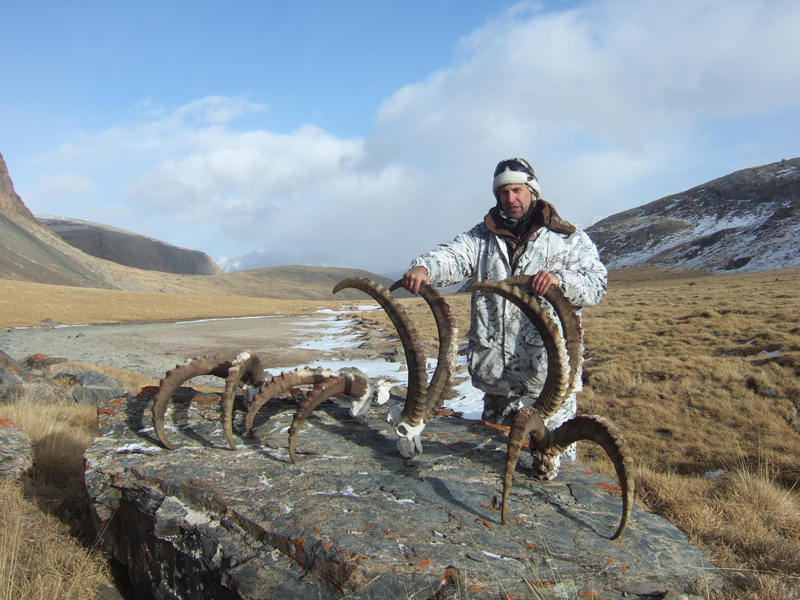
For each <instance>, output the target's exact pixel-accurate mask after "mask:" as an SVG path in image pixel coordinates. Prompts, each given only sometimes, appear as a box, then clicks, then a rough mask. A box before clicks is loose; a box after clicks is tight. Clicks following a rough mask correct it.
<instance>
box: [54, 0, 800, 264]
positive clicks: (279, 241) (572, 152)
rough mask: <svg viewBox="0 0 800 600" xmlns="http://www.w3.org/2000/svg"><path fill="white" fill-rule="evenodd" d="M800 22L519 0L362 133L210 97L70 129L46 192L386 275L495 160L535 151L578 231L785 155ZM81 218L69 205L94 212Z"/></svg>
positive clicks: (156, 225)
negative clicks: (127, 122)
mask: <svg viewBox="0 0 800 600" xmlns="http://www.w3.org/2000/svg"><path fill="white" fill-rule="evenodd" d="M799 30H800V5H798V4H797V3H794V2H761V1H753V2H746V1H724V2H717V1H701V0H698V1H692V2H673V3H665V2H648V1H643V2H636V3H630V2H621V1H613V0H608V1H599V2H587V3H585V4H581V5H579V6H578V7H576V8H573V9H570V10H556V11H548V10H543V9H542V8H541V7H540V6H539V5H538V4H535V3H521V4H518V5H516V6H515V7H513V8H512V9H511V10H510V11H508V12H507V13H506V14H505V15H503V16H502V17H501V18H499V19H497V20H495V21H492V22H489V23H486V24H485V25H484V26H483V27H481V28H480V29H479V30H477V31H474V32H472V33H471V34H469V35H467V36H466V37H464V38H463V39H462V40H461V42H460V44H459V46H458V48H457V49H456V55H455V59H454V61H453V63H452V64H451V65H448V66H446V67H444V68H442V69H441V70H439V71H437V72H435V73H432V74H430V75H429V76H428V77H427V78H426V79H425V80H423V81H420V82H416V83H413V84H410V85H408V86H406V87H404V88H402V89H400V90H398V91H397V92H396V93H395V94H393V95H392V96H391V97H389V98H386V99H385V101H384V102H383V103H382V105H381V106H380V108H379V109H378V111H377V113H376V115H375V116H374V119H373V123H372V128H371V131H370V133H369V134H368V135H367V136H366V137H364V138H351V139H344V138H341V137H337V136H335V135H332V134H330V133H326V132H325V131H323V130H321V129H319V128H317V127H313V126H308V125H302V126H299V127H297V128H296V129H295V130H294V131H291V132H289V133H275V132H271V131H265V130H240V129H237V128H236V126H235V124H236V122H237V119H239V118H240V117H245V116H248V115H253V114H255V113H258V112H260V111H265V110H268V107H266V106H265V105H263V104H258V103H255V102H251V101H250V100H248V99H247V98H244V97H233V98H230V97H219V96H214V97H208V98H202V99H198V100H196V101H194V102H191V103H189V104H187V105H186V106H183V107H180V108H177V109H175V110H172V111H161V110H152V107H148V111H147V112H146V114H145V113H143V114H142V115H141V118H142V120H141V121H140V122H139V123H138V124H136V125H133V126H128V127H115V128H112V129H109V130H107V131H104V132H101V133H100V134H97V135H90V134H83V135H81V136H76V137H75V139H73V140H72V141H70V142H69V143H67V144H64V145H63V146H62V147H61V148H59V149H58V150H56V151H54V152H53V153H51V154H49V155H48V156H46V157H42V162H43V164H49V165H53V166H57V167H58V171H59V172H63V173H64V175H63V176H62V178H61V180H59V179H58V178H57V177H55V175H46V176H45V177H43V178H42V181H41V182H40V186H41V189H42V190H46V191H47V193H48V194H50V195H53V193H57V191H58V184H60V185H62V186H63V187H64V190H65V191H64V193H65V194H66V193H74V192H75V191H76V190H78V191H80V190H84V191H90V190H92V189H93V187H92V186H96V187H97V188H98V190H97V191H96V192H95V197H96V198H97V201H98V202H101V203H103V204H104V205H105V208H103V209H102V210H104V211H106V213H105V214H109V215H111V214H116V215H117V216H118V217H119V218H122V215H126V216H125V217H124V218H125V221H124V222H115V223H112V224H114V225H115V226H117V227H122V228H127V229H133V230H135V231H139V232H142V233H146V234H147V235H150V236H152V237H158V238H160V239H164V240H165V241H169V242H170V243H174V244H178V245H183V246H189V247H193V248H197V249H200V250H204V251H206V252H208V253H210V254H212V255H213V256H220V255H226V256H237V255H243V254H246V253H248V252H252V251H257V250H263V251H266V252H274V253H280V254H282V255H288V256H290V257H293V260H294V261H295V262H298V263H306V264H321V265H329V266H352V267H359V268H364V269H368V270H372V271H376V272H380V273H386V272H393V271H397V270H400V269H404V268H405V266H406V265H407V264H408V262H409V261H410V260H411V259H412V258H414V257H415V256H417V255H418V254H420V253H422V252H424V251H426V250H428V249H430V248H431V247H433V246H434V245H435V244H437V243H439V242H443V241H448V240H450V239H452V238H453V237H454V236H455V235H456V234H457V233H460V232H461V231H463V230H465V229H468V228H469V227H471V226H472V225H474V224H475V223H477V222H478V221H479V220H480V219H482V217H483V215H484V214H485V211H486V210H487V209H488V208H489V207H490V206H491V205H492V204H493V202H494V200H493V197H492V195H491V189H490V187H491V174H492V171H493V168H494V165H495V164H496V163H497V161H499V160H501V159H503V158H508V157H512V156H522V157H525V158H527V159H528V160H530V162H531V163H532V164H533V165H534V168H535V169H536V171H537V174H538V175H539V179H540V182H541V185H542V190H543V195H544V197H545V198H547V199H548V200H550V201H551V202H553V203H554V204H555V205H556V206H557V207H558V209H559V212H560V213H561V214H562V215H563V216H564V217H565V218H567V219H569V220H572V221H573V222H576V223H577V224H579V225H584V226H586V225H589V224H590V223H591V222H592V220H593V218H594V217H596V216H598V215H601V214H602V215H607V214H610V213H613V212H618V211H620V210H624V209H627V208H630V207H632V206H638V205H640V204H643V203H646V202H649V201H652V200H655V199H656V198H658V197H660V196H663V195H666V194H668V193H673V192H677V191H680V190H682V189H685V188H687V187H690V186H692V185H697V184H700V183H702V182H704V181H705V180H706V179H709V178H711V177H716V176H720V175H723V174H725V173H726V172H729V171H732V170H735V169H737V168H743V167H745V166H752V165H751V164H750V163H749V162H748V161H751V160H762V161H763V162H769V161H772V160H780V158H783V157H782V156H775V155H773V154H770V152H775V151H778V150H776V148H775V147H771V145H770V144H771V142H770V139H769V138H768V137H766V135H765V136H760V134H759V125H758V124H759V123H763V122H765V121H767V122H768V121H770V120H771V119H788V120H790V121H791V120H794V121H793V122H797V120H798V109H800V36H797V34H796V32H797V31H799ZM781 149H782V148H781ZM794 150H795V151H796V147H795V148H794ZM795 154H800V153H798V152H795ZM786 158H790V156H786ZM754 164H755V163H754ZM112 174H113V179H114V181H115V182H116V185H112V184H110V183H108V182H106V183H104V182H103V180H104V179H108V178H110V177H111V175H112ZM46 177H50V179H49V180H48V179H46ZM93 181H94V183H93ZM59 182H60V183H59ZM43 193H44V191H43ZM115 199H117V200H115ZM115 202H116V203H118V204H119V205H120V206H118V207H116V208H115V207H114V206H113V205H114V204H115ZM109 205H111V206H109ZM67 208H69V205H67ZM73 208H75V209H76V210H77V207H73ZM50 210H51V211H52V209H50ZM81 210H82V212H81V214H65V215H64V216H72V217H76V218H86V219H89V220H92V218H91V217H92V214H88V213H87V210H89V211H90V212H91V210H94V211H95V213H94V214H103V213H102V210H101V209H98V208H95V209H87V207H86V206H83V208H82V209H81ZM114 211H116V212H114ZM62 212H63V211H62ZM55 214H61V213H59V212H56V213H55ZM143 230H144V231H143Z"/></svg>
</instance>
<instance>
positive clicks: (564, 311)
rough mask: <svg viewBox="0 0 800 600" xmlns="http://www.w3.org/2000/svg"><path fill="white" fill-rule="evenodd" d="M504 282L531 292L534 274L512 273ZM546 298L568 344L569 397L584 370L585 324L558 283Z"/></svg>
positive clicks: (549, 290) (565, 395)
mask: <svg viewBox="0 0 800 600" xmlns="http://www.w3.org/2000/svg"><path fill="white" fill-rule="evenodd" d="M503 282H504V283H507V284H508V285H513V286H517V287H521V288H523V291H526V292H529V290H530V288H531V284H532V283H533V275H512V276H511V277H508V278H507V279H504V280H503ZM528 295H530V294H528ZM544 299H545V300H547V301H548V302H549V303H550V305H551V306H552V307H553V310H554V311H555V313H556V315H558V320H559V321H560V322H561V331H562V335H563V336H564V343H565V344H566V346H567V357H568V358H569V383H568V385H567V391H566V392H565V393H564V397H565V398H567V397H569V395H570V394H572V392H573V391H574V390H575V386H576V385H577V382H578V381H580V377H581V373H582V371H583V326H582V324H581V318H580V316H578V313H577V311H576V310H575V306H574V305H573V304H572V300H570V299H569V298H568V297H567V295H566V294H565V293H564V291H563V290H562V289H561V288H560V287H558V286H557V285H552V286H550V289H548V290H547V292H545V294H544Z"/></svg>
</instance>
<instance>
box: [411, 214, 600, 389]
mask: <svg viewBox="0 0 800 600" xmlns="http://www.w3.org/2000/svg"><path fill="white" fill-rule="evenodd" d="M547 206H548V208H552V207H550V206H549V205H547ZM553 213H554V214H555V211H554V210H553ZM555 217H556V219H558V216H557V214H556V215H555ZM493 223H495V221H494V220H493V219H492V211H490V213H489V215H487V216H486V219H485V220H484V222H483V223H479V224H478V225H476V226H475V227H473V228H472V229H471V230H470V231H467V232H466V233H462V234H461V235H459V236H458V237H456V239H455V240H453V241H452V242H448V243H445V244H441V245H439V246H437V247H436V248H435V249H434V250H433V251H431V252H428V253H427V254H423V255H422V256H420V257H419V258H417V259H415V260H414V261H412V263H411V268H413V267H417V266H423V267H425V268H426V269H427V270H428V278H429V279H430V282H431V284H433V285H434V286H437V287H441V286H447V285H453V284H456V283H458V282H460V281H462V280H464V279H471V280H472V281H483V280H490V281H502V280H503V279H505V278H507V277H510V276H511V275H519V274H527V275H534V274H536V273H537V272H538V271H540V270H544V271H549V272H551V273H553V274H554V275H556V276H557V277H558V279H559V281H560V282H561V288H562V289H563V290H564V293H565V294H566V295H567V296H568V297H569V298H570V300H572V302H573V304H574V305H575V308H576V309H578V311H579V314H580V308H581V307H583V306H592V305H594V304H597V303H598V302H599V301H600V300H601V299H602V298H603V296H605V294H606V283H607V277H608V274H607V271H606V268H605V266H604V265H603V263H602V262H601V261H600V256H599V254H598V252H597V248H596V247H595V245H594V243H592V241H591V239H589V236H588V235H586V234H585V233H584V232H583V231H580V230H574V227H572V226H570V225H569V224H566V225H567V227H569V230H574V233H571V234H568V233H556V231H553V230H551V229H549V228H548V227H545V226H542V227H540V228H538V230H536V231H535V232H533V233H529V234H528V235H527V236H526V237H525V240H523V241H522V242H521V244H520V245H522V244H525V242H526V241H527V245H525V246H522V247H521V248H520V247H518V249H517V251H516V252H514V255H516V257H517V258H516V267H515V268H512V266H511V263H512V260H511V259H510V257H509V249H508V247H507V243H506V241H505V239H504V238H503V237H502V236H501V235H500V234H501V233H502V231H500V230H499V229H498V228H497V226H496V225H493ZM560 223H562V224H564V222H563V221H560ZM558 229H559V228H558V227H556V230H558ZM561 230H563V228H562V229H561ZM506 233H507V232H506ZM541 302H542V303H544V304H545V305H547V306H548V307H549V308H550V313H551V316H552V317H553V319H557V318H558V317H556V315H555V312H554V311H553V310H552V307H550V305H549V304H548V303H547V302H546V301H545V300H542V301H541ZM467 338H468V340H469V345H468V347H467V361H468V365H469V372H470V375H471V376H472V384H473V385H474V386H475V387H477V388H478V389H480V390H482V391H484V392H488V393H493V394H501V395H504V396H512V395H513V396H530V395H538V393H539V392H540V391H541V389H542V386H543V385H544V380H545V377H546V375H547V355H546V353H545V351H544V346H543V344H542V339H541V337H540V336H539V333H538V332H537V331H536V328H535V327H534V326H533V324H532V323H531V322H530V321H529V320H528V319H527V318H526V317H525V316H524V315H523V314H522V313H521V312H520V310H519V308H517V307H516V306H515V305H514V304H512V303H511V302H508V301H506V300H505V299H504V298H501V297H500V296H498V295H496V294H491V293H486V292H473V294H472V313H471V321H470V328H469V331H468V333H467ZM580 389H582V388H581V386H580V382H578V384H577V386H576V390H575V391H580Z"/></svg>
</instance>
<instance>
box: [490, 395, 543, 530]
mask: <svg viewBox="0 0 800 600" xmlns="http://www.w3.org/2000/svg"><path fill="white" fill-rule="evenodd" d="M528 435H530V436H531V437H532V438H533V439H535V440H541V439H542V438H544V437H545V436H546V435H547V428H546V427H545V425H544V419H542V417H541V415H540V414H539V413H538V412H537V411H536V409H535V408H533V407H532V406H523V407H522V408H521V409H519V411H518V412H517V414H516V415H514V420H513V422H512V423H511V431H509V432H508V453H507V454H506V470H505V474H504V476H503V501H502V504H501V505H500V519H501V521H502V523H503V525H505V524H506V507H507V506H508V495H509V493H511V485H512V480H513V478H514V470H515V469H516V468H517V461H518V460H519V452H520V450H521V449H522V445H523V444H524V443H525V438H526V437H528Z"/></svg>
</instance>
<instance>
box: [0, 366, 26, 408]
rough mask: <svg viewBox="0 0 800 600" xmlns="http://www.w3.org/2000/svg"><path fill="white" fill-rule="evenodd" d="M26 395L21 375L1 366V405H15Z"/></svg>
mask: <svg viewBox="0 0 800 600" xmlns="http://www.w3.org/2000/svg"><path fill="white" fill-rule="evenodd" d="M24 395H25V386H24V384H23V382H22V379H21V378H20V377H19V375H17V374H16V373H14V372H13V371H11V370H9V369H6V368H5V367H2V366H0V403H3V404H13V403H15V402H18V401H19V400H20V399H21V398H23V397H24Z"/></svg>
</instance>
